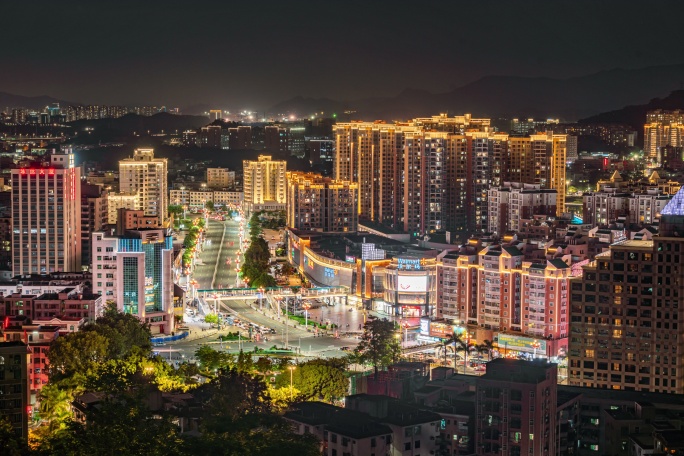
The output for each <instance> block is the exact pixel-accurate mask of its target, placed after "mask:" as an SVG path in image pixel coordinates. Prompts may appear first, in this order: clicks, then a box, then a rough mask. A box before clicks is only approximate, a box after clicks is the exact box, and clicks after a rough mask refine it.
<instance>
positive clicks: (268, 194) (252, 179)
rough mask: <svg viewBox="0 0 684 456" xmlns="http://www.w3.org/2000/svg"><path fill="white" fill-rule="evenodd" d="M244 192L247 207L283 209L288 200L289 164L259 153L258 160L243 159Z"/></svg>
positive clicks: (253, 208) (250, 208) (249, 208)
mask: <svg viewBox="0 0 684 456" xmlns="http://www.w3.org/2000/svg"><path fill="white" fill-rule="evenodd" d="M242 169H243V193H244V195H245V196H244V202H245V209H246V210H247V211H249V212H252V211H259V210H264V209H265V210H282V209H285V204H286V202H287V177H286V173H287V164H286V162H285V161H284V160H272V159H271V156H270V155H259V158H258V160H256V161H254V160H243V162H242Z"/></svg>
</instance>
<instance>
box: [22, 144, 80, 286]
mask: <svg viewBox="0 0 684 456" xmlns="http://www.w3.org/2000/svg"><path fill="white" fill-rule="evenodd" d="M12 245H13V246H14V247H13V249H12V273H13V275H26V274H47V273H52V272H69V271H80V270H81V169H80V168H78V167H76V166H75V164H74V155H73V154H71V153H52V154H50V155H49V159H48V160H45V161H37V162H33V163H31V164H29V165H28V166H25V167H21V168H17V169H13V170H12Z"/></svg>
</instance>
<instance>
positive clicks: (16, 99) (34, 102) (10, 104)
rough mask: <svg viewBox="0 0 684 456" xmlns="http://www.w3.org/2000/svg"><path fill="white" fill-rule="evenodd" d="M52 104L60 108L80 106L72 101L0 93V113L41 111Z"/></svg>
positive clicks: (45, 96)
mask: <svg viewBox="0 0 684 456" xmlns="http://www.w3.org/2000/svg"><path fill="white" fill-rule="evenodd" d="M52 103H59V105H60V106H70V105H71V106H78V105H80V104H82V103H75V102H72V101H65V100H59V99H57V98H53V97H49V96H47V95H39V96H37V97H25V96H23V95H14V94H11V93H7V92H0V111H2V110H4V109H5V108H10V109H11V108H27V109H43V108H44V107H45V106H48V105H50V104H52Z"/></svg>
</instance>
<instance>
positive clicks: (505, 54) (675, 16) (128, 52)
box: [0, 0, 684, 109]
mask: <svg viewBox="0 0 684 456" xmlns="http://www.w3.org/2000/svg"><path fill="white" fill-rule="evenodd" d="M683 12H684V2H680V1H653V0H650V1H642V2H637V1H612V0H587V1H584V0H578V1H556V0H545V1H522V0H518V1H514V0H508V1H483V0H470V1H460V0H459V1H456V0H443V1H436V2H430V1H423V0H421V1H413V2H405V1H400V0H397V1H370V0H369V1H333V0H319V1H308V2H300V1H278V2H275V1H252V0H245V1H242V2H238V1H229V0H224V1H200V0H193V1H182V2H181V1H153V0H139V1H134V2H129V1H120V0H118V1H105V0H96V1H88V0H82V1H78V2H76V1H58V0H52V1H11V2H10V1H4V2H2V4H1V5H0V24H1V25H0V30H1V36H2V41H1V44H0V50H1V53H0V91H4V92H10V93H14V94H18V95H50V96H53V97H56V98H60V99H65V100H69V101H75V102H83V103H104V104H166V105H168V106H179V107H181V108H183V107H188V106H191V105H195V104H198V103H210V104H212V105H215V106H219V105H220V106H221V107H222V108H224V109H238V108H239V109H265V108H268V107H270V106H271V105H273V104H275V103H277V102H280V101H283V100H286V99H289V98H291V97H293V96H297V95H303V96H307V97H329V98H333V99H338V100H353V99H357V98H362V97H368V96H392V95H396V94H397V93H399V92H401V91H402V90H404V89H406V88H419V89H427V90H430V91H432V92H435V93H437V92H440V91H447V90H449V89H450V88H453V87H458V86H460V85H463V84H465V83H468V82H471V81H474V80H476V79H478V78H480V77H483V76H487V75H516V76H549V77H557V78H564V77H570V76H579V75H584V74H589V73H593V72H597V71H600V70H608V69H612V68H617V67H621V68H639V67H645V66H650V65H664V64H675V63H682V62H683V61H684V54H683V53H682V51H681V47H682V43H683V42H684V40H683V39H682V38H684V27H683V26H682V25H681V17H682V13H683Z"/></svg>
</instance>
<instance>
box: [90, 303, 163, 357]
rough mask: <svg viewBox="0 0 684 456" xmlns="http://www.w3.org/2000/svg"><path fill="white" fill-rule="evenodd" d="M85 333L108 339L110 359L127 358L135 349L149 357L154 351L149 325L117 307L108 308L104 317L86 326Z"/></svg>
mask: <svg viewBox="0 0 684 456" xmlns="http://www.w3.org/2000/svg"><path fill="white" fill-rule="evenodd" d="M83 331H84V332H91V331H93V332H96V333H98V334H101V335H103V336H104V337H105V338H106V339H107V341H108V347H107V355H108V357H109V358H123V357H126V356H127V355H128V354H129V353H130V352H131V350H132V349H133V347H139V348H140V349H142V352H143V354H144V355H148V354H149V353H150V352H151V350H152V342H151V341H150V339H151V337H152V333H151V332H150V327H149V325H148V324H147V323H143V322H141V321H140V320H139V319H138V318H137V317H135V316H134V315H131V314H126V313H122V312H119V311H118V310H117V309H116V306H115V305H110V306H108V307H107V309H106V310H105V312H104V315H103V316H101V317H100V318H98V319H97V320H96V321H95V323H94V324H90V325H86V326H85V327H84V328H83Z"/></svg>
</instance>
